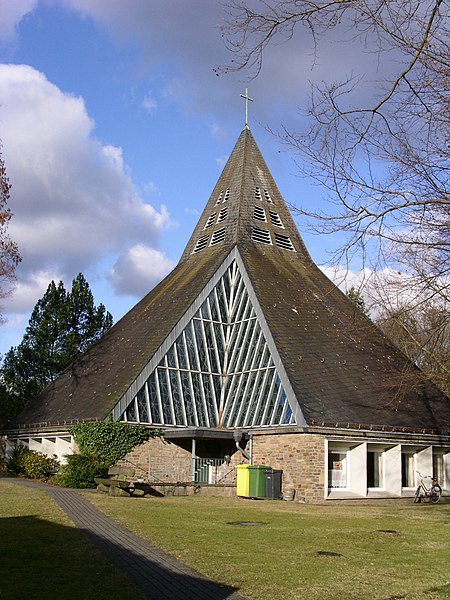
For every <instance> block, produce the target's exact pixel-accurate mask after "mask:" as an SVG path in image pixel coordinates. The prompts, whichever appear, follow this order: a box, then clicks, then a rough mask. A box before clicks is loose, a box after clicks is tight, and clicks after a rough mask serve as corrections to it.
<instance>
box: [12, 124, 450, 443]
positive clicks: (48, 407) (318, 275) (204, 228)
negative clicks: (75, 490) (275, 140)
mask: <svg viewBox="0 0 450 600" xmlns="http://www.w3.org/2000/svg"><path fill="white" fill-rule="evenodd" d="M230 252H234V253H236V252H237V254H238V256H239V257H240V260H241V261H242V265H243V267H244V268H245V271H246V273H247V275H248V279H249V281H250V283H251V286H252V288H253V292H254V294H255V297H256V299H257V302H258V303H259V307H260V309H261V311H262V313H263V316H264V319H265V321H266V323H267V326H268V328H269V330H270V333H271V336H272V338H273V342H274V344H275V346H276V349H277V352H278V356H279V357H280V360H281V362H282V365H283V368H284V370H285V373H286V376H287V378H288V379H289V384H290V386H291V389H292V391H293V394H294V395H295V398H296V400H297V402H298V404H299V406H300V408H301V412H302V414H303V416H304V418H305V420H306V422H307V423H310V424H312V423H326V424H330V423H334V424H340V425H342V424H347V423H352V424H359V425H362V426H379V427H382V426H387V427H393V428H397V427H398V428H402V427H406V428H423V429H428V430H435V431H442V430H446V429H448V425H449V423H450V403H449V401H448V398H446V397H445V396H444V395H443V394H442V392H440V391H439V390H438V389H437V388H436V387H435V386H434V385H432V384H431V383H430V382H428V381H426V380H425V378H424V377H422V375H421V374H420V372H419V371H418V370H417V369H416V368H415V367H414V366H413V365H411V363H410V362H409V361H408V360H407V359H406V358H405V356H404V355H403V354H402V353H401V352H400V351H399V350H398V349H397V348H396V347H395V346H393V345H392V344H391V343H390V342H389V341H388V340H387V339H386V337H385V336H384V335H383V334H382V333H381V332H380V330H378V329H377V328H376V327H375V326H374V325H373V324H372V323H371V322H370V321H369V320H368V319H366V318H365V317H364V315H363V314H362V313H361V312H360V311H359V310H358V309H357V308H356V307H355V306H354V305H353V304H352V303H351V302H350V300H348V298H346V296H345V295H344V294H342V293H341V292H340V291H339V290H338V288H337V287H336V286H334V284H332V283H331V282H330V281H329V280H328V279H327V278H326V277H325V275H323V273H322V272H321V271H320V270H319V269H318V268H317V267H316V266H315V265H314V263H313V262H312V260H311V258H310V256H309V254H308V252H307V250H306V248H305V246H304V243H303V241H302V239H301V237H300V235H299V233H298V231H297V228H296V226H295V224H294V222H293V220H292V217H291V215H290V213H289V210H288V209H287V207H286V205H285V203H284V200H283V199H282V197H281V194H280V193H279V191H278V189H277V186H276V184H275V182H274V180H273V178H272V176H271V174H270V172H269V169H268V168H267V166H266V164H265V162H264V160H263V158H262V156H261V153H260V151H259V149H258V147H257V145H256V143H255V141H254V139H253V136H252V135H251V133H250V131H249V130H248V129H244V131H243V132H242V133H241V135H240V137H239V139H238V141H237V143H236V146H235V148H234V150H233V152H232V154H231V156H230V158H229V160H228V162H227V164H226V166H225V168H224V170H223V172H222V174H221V176H220V178H219V180H218V182H217V184H216V186H215V188H214V190H213V193H212V194H211V197H210V199H209V200H208V202H207V204H206V206H205V209H204V211H203V213H202V215H201V217H200V219H199V221H198V224H197V226H196V228H195V229H194V232H193V234H192V236H191V238H190V240H189V242H188V244H187V246H186V249H185V251H184V252H183V255H182V257H181V259H180V262H179V264H178V265H177V267H176V268H175V269H174V270H173V271H172V272H171V273H170V274H169V275H168V276H167V277H166V278H165V279H164V280H163V281H162V282H161V283H160V284H159V285H157V286H156V287H155V288H154V289H153V290H152V291H151V292H150V293H149V294H148V295H147V296H145V298H143V299H142V300H141V301H140V302H139V303H138V304H137V305H136V306H135V307H134V308H133V309H132V310H131V311H130V312H129V313H128V314H127V315H125V316H124V317H123V318H122V319H121V320H120V321H118V322H117V323H116V324H115V325H114V327H112V328H111V330H110V331H108V332H107V333H106V335H105V336H103V338H102V339H101V340H100V341H99V342H98V343H97V344H95V345H94V346H93V347H92V348H91V349H90V350H89V351H88V352H87V353H86V354H85V355H83V356H82V357H80V358H79V359H78V360H76V361H75V362H74V364H73V365H72V367H71V368H69V369H67V370H66V371H65V372H64V373H62V374H61V375H60V377H58V378H57V379H56V381H55V382H54V383H53V384H51V385H50V386H49V387H48V388H47V389H46V390H45V391H44V392H43V393H42V394H41V395H40V396H38V397H37V398H36V399H35V400H34V401H33V402H32V403H31V405H30V406H28V407H26V408H25V409H24V410H23V411H22V413H21V414H20V415H19V416H18V417H17V418H16V420H15V423H13V424H10V425H9V428H11V429H12V428H21V427H23V426H26V425H30V424H32V423H47V424H49V425H50V424H52V423H55V424H56V423H58V422H59V423H62V422H64V421H70V420H77V419H80V420H82V419H94V418H99V419H104V418H106V417H107V416H108V415H109V414H110V413H111V411H112V409H113V408H114V407H115V406H116V405H117V403H118V402H119V400H120V399H121V398H124V397H125V395H126V394H127V391H129V390H130V388H132V386H133V385H135V381H136V380H137V378H138V377H139V376H140V374H141V373H142V372H143V370H144V368H145V367H146V365H148V363H149V361H150V360H151V359H152V357H153V356H154V355H155V353H156V352H157V351H158V349H159V348H160V347H161V345H162V344H163V343H164V342H165V340H166V339H167V337H168V336H169V334H170V333H171V332H172V331H173V330H174V327H175V326H176V325H177V323H179V321H180V319H181V318H182V317H183V315H184V314H185V313H186V311H188V310H189V308H190V307H191V305H192V303H193V302H194V300H196V299H197V298H198V297H199V295H200V294H201V293H202V291H203V290H204V288H205V286H206V285H207V284H208V282H209V281H210V280H211V278H212V277H213V276H214V274H215V273H216V272H217V271H218V270H219V269H220V268H221V265H222V264H223V263H224V261H225V260H226V259H227V257H228V256H229V255H230Z"/></svg>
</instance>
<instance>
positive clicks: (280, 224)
mask: <svg viewBox="0 0 450 600" xmlns="http://www.w3.org/2000/svg"><path fill="white" fill-rule="evenodd" d="M269 215H270V221H271V223H272V225H276V227H284V225H283V222H282V220H281V219H280V215H279V214H278V213H276V212H273V211H271V210H269Z"/></svg>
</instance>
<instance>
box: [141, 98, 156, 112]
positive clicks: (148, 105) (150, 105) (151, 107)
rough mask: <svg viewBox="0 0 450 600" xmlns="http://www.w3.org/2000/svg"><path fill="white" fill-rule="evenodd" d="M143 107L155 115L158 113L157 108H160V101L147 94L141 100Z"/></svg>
mask: <svg viewBox="0 0 450 600" xmlns="http://www.w3.org/2000/svg"><path fill="white" fill-rule="evenodd" d="M141 108H143V109H144V110H146V111H147V112H148V113H149V114H150V115H152V116H153V115H154V114H155V113H156V109H157V108H158V103H157V102H156V100H155V99H154V98H153V97H152V96H151V95H150V94H147V96H145V98H144V99H143V100H142V102H141Z"/></svg>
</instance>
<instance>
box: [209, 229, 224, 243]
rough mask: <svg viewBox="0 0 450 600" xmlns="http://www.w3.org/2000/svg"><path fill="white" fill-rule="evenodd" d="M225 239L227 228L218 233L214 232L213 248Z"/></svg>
mask: <svg viewBox="0 0 450 600" xmlns="http://www.w3.org/2000/svg"><path fill="white" fill-rule="evenodd" d="M224 239H225V227H224V228H223V229H218V230H217V231H214V233H213V234H212V236H211V244H210V245H211V246H214V244H218V243H219V242H223V240H224Z"/></svg>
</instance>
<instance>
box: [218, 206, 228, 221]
mask: <svg viewBox="0 0 450 600" xmlns="http://www.w3.org/2000/svg"><path fill="white" fill-rule="evenodd" d="M227 216H228V208H222V210H221V211H220V212H219V216H218V217H217V222H218V223H221V222H222V221H225V219H226V218H227Z"/></svg>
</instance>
